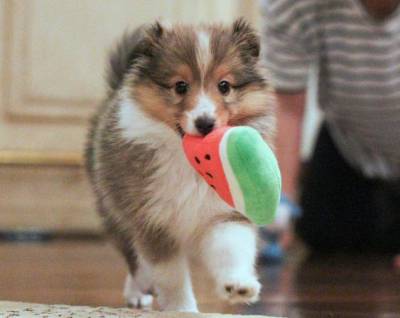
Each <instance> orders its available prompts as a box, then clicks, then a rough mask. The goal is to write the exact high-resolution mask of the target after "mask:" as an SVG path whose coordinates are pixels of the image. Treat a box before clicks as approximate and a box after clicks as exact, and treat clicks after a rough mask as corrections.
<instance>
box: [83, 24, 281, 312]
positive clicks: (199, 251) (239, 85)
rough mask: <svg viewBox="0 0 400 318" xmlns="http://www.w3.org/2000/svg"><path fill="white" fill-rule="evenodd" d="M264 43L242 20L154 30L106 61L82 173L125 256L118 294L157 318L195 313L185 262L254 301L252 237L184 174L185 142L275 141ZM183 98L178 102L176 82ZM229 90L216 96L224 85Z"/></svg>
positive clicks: (198, 181)
mask: <svg viewBox="0 0 400 318" xmlns="http://www.w3.org/2000/svg"><path fill="white" fill-rule="evenodd" d="M258 59H259V40H258V36H257V35H256V34H255V32H254V30H253V29H252V28H251V27H250V26H249V25H248V24H247V23H245V22H244V21H243V20H238V21H236V22H235V23H233V24H232V25H230V26H223V25H202V26H198V27H192V26H184V25H175V26H172V27H164V26H161V25H160V24H159V23H155V24H154V25H150V26H143V27H141V28H139V29H138V30H136V31H135V32H133V33H128V34H125V35H124V37H123V39H122V40H121V42H120V44H119V45H118V46H117V48H116V49H115V50H114V51H113V52H112V54H111V57H110V68H109V73H108V78H107V79H108V85H109V92H108V96H107V98H106V100H105V101H104V103H103V105H102V106H101V107H100V108H99V110H98V112H97V114H96V115H95V116H94V118H93V120H92V125H91V129H90V133H89V141H88V144H87V149H86V162H87V170H88V173H89V176H90V180H91V183H92V185H93V188H94V190H95V194H96V198H97V208H98V210H99V212H100V214H101V215H102V217H103V219H104V225H105V228H106V230H107V232H108V234H109V235H110V237H111V238H112V240H113V241H114V243H115V244H116V246H117V247H118V248H119V249H120V251H121V252H122V253H123V255H124V256H125V259H126V261H127V264H128V267H129V275H128V277H127V280H126V283H125V289H124V294H125V297H126V300H127V301H128V303H129V304H130V305H132V306H135V307H141V306H148V305H150V304H151V302H152V296H151V294H153V295H156V296H157V302H158V304H159V305H160V307H161V309H162V310H176V311H197V310H198V309H197V304H196V299H195V296H194V294H193V290H192V283H191V277H190V263H191V260H193V259H194V258H196V259H199V260H201V262H202V263H203V264H204V267H205V268H206V269H207V270H208V271H209V272H210V273H211V275H212V277H213V278H214V280H215V284H216V289H217V293H218V295H219V296H220V297H221V298H223V299H225V300H227V301H230V302H233V303H236V302H243V303H250V302H253V301H256V300H257V297H258V294H259V290H260V284H259V282H258V281H257V277H256V272H255V259H256V231H255V228H254V227H253V225H252V224H251V223H250V222H249V221H248V219H247V218H245V217H244V216H242V215H240V214H238V213H237V212H234V211H233V210H232V208H231V207H229V206H228V205H227V204H225V203H224V202H223V201H222V200H221V199H220V198H219V197H218V196H217V194H216V193H215V191H214V190H213V189H211V188H210V187H209V186H208V185H207V184H206V182H205V181H204V180H203V179H202V178H201V177H199V176H198V175H197V173H196V172H195V170H194V169H193V168H192V167H190V166H189V163H188V161H187V160H186V158H185V156H184V153H183V149H182V140H181V135H182V133H192V134H200V132H199V130H198V129H197V127H198V123H197V121H196V120H198V118H204V117H206V118H208V119H210V118H211V120H212V122H213V123H214V124H213V127H220V126H223V125H227V124H229V125H250V126H253V127H255V128H256V129H258V130H259V131H260V132H261V133H262V135H263V136H265V138H266V139H268V138H269V137H271V135H272V131H273V124H274V120H273V114H272V112H271V101H270V100H269V94H268V93H269V92H268V86H267V83H266V81H265V78H264V76H263V74H262V72H261V68H260V66H259V61H258ZM182 81H183V82H184V83H186V84H187V85H188V86H187V87H188V90H187V91H186V92H185V93H184V94H180V93H178V91H177V89H176V86H177V85H178V84H176V83H178V82H182ZM221 81H227V82H228V83H229V85H230V86H229V87H230V89H229V91H228V92H224V93H221V91H220V90H219V88H218V87H219V86H218V85H219V83H221Z"/></svg>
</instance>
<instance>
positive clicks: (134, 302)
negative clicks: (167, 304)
mask: <svg viewBox="0 0 400 318" xmlns="http://www.w3.org/2000/svg"><path fill="white" fill-rule="evenodd" d="M125 299H126V302H127V304H128V307H130V308H137V309H150V308H151V306H152V304H153V296H152V295H150V294H141V295H138V296H131V297H130V298H127V297H125Z"/></svg>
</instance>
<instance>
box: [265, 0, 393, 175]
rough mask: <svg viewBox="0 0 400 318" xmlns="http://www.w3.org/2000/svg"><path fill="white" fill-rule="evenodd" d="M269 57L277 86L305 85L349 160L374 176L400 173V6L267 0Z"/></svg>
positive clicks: (287, 88)
mask: <svg viewBox="0 0 400 318" xmlns="http://www.w3.org/2000/svg"><path fill="white" fill-rule="evenodd" d="M263 1H264V2H263V7H264V19H263V21H264V23H265V28H264V31H263V36H264V37H265V38H264V43H265V47H264V52H263V54H264V58H265V61H266V64H267V67H268V68H269V71H270V73H271V77H272V79H271V82H272V85H273V87H274V88H275V89H277V90H282V91H288V92H300V91H302V90H304V89H305V87H306V84H307V78H308V74H309V67H310V65H311V64H313V63H318V65H319V80H318V81H319V83H318V87H319V88H318V103H319V107H320V108H321V109H322V110H323V113H324V118H325V120H326V122H327V123H328V127H329V129H330V132H331V134H332V136H333V139H334V141H335V143H336V145H337V147H338V149H339V150H340V152H341V153H342V155H343V156H344V157H345V158H346V160H347V161H348V162H349V163H350V164H352V165H353V166H354V167H356V168H357V169H359V170H361V171H363V172H364V174H365V175H367V176H370V177H379V178H385V179H391V178H399V177H400V6H399V7H398V8H397V9H396V11H394V12H393V13H392V14H391V15H390V16H389V17H388V18H387V19H385V20H383V21H381V22H378V21H376V20H374V18H372V17H371V16H370V15H369V14H368V12H367V11H366V8H365V7H364V6H363V4H362V3H361V1H360V0H263Z"/></svg>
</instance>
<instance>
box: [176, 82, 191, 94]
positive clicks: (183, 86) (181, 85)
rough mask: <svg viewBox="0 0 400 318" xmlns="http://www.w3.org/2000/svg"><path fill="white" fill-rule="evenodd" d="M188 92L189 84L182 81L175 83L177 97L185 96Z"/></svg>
mask: <svg viewBox="0 0 400 318" xmlns="http://www.w3.org/2000/svg"><path fill="white" fill-rule="evenodd" d="M188 90H189V84H188V83H186V82H184V81H179V82H176V83H175V92H176V93H177V94H178V95H185V94H186V93H187V91H188Z"/></svg>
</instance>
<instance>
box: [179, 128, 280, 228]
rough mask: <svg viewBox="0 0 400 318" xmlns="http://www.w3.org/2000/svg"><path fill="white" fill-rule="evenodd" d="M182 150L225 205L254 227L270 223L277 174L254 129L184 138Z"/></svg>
mask: <svg viewBox="0 0 400 318" xmlns="http://www.w3.org/2000/svg"><path fill="white" fill-rule="evenodd" d="M183 149H184V152H185V154H186V157H187V159H188V160H189V162H190V164H191V165H192V166H193V167H194V169H195V170H196V171H197V172H198V173H199V174H200V175H201V176H202V177H203V178H204V179H205V181H206V182H207V183H208V184H209V185H210V186H211V187H212V188H214V190H215V191H216V192H217V193H218V195H219V196H220V197H221V198H222V199H223V200H224V201H225V202H226V203H228V204H229V205H230V206H231V207H233V208H234V209H235V210H236V211H238V212H240V213H242V214H244V215H245V216H247V217H248V218H249V219H250V220H251V221H252V222H254V223H255V224H258V225H265V224H269V223H271V222H273V220H274V217H275V211H276V209H277V206H278V203H279V200H280V193H281V175H280V171H279V167H278V163H277V161H276V158H275V155H274V154H273V152H272V150H271V149H270V147H269V146H268V145H267V144H266V143H265V141H264V140H263V139H262V137H261V135H260V134H259V133H258V132H257V131H256V130H255V129H253V128H251V127H247V126H238V127H222V128H219V129H216V130H214V131H213V132H211V133H210V134H208V135H206V136H205V137H201V136H192V135H185V136H184V137H183Z"/></svg>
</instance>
